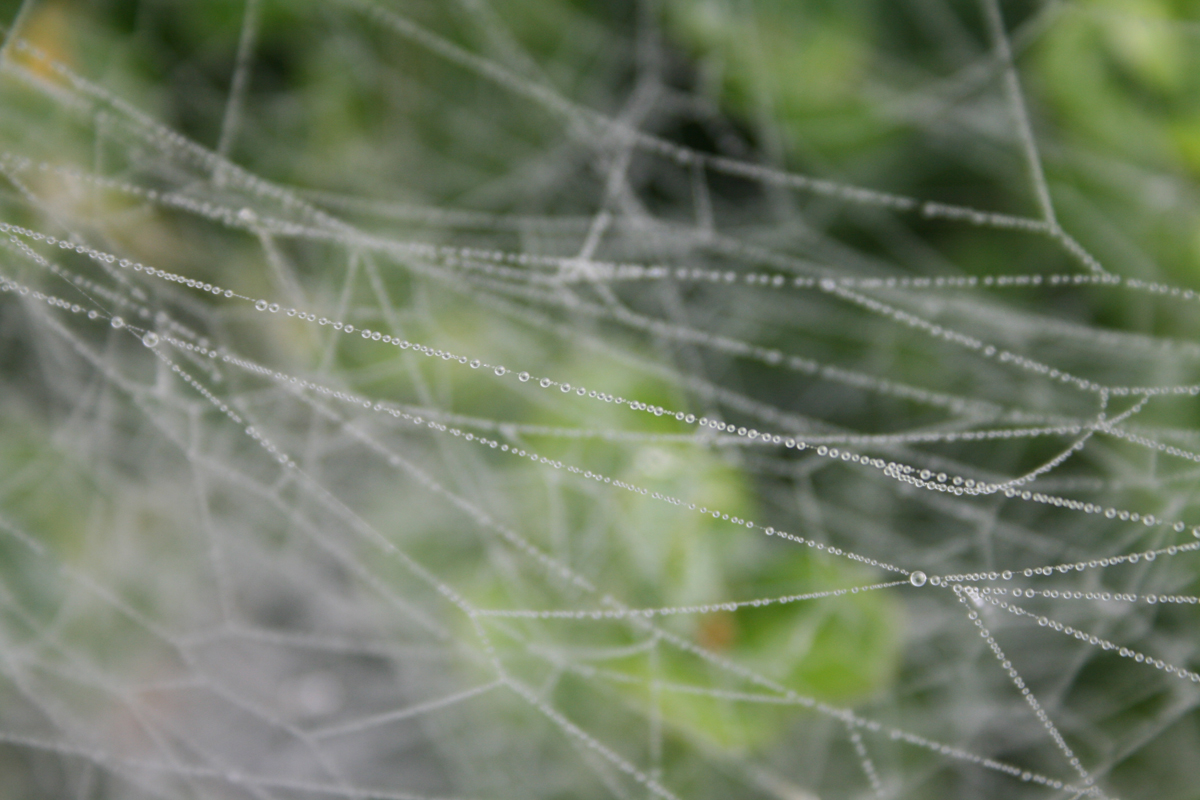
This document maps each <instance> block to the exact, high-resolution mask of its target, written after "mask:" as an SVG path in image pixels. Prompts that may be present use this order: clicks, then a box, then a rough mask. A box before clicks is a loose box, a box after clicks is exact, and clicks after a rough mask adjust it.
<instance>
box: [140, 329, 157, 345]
mask: <svg viewBox="0 0 1200 800" xmlns="http://www.w3.org/2000/svg"><path fill="white" fill-rule="evenodd" d="M142 344H144V345H146V347H154V346H155V345H156V344H158V334H157V333H155V332H154V331H146V334H145V335H144V336H142Z"/></svg>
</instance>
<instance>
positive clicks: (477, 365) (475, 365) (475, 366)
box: [471, 358, 483, 369]
mask: <svg viewBox="0 0 1200 800" xmlns="http://www.w3.org/2000/svg"><path fill="white" fill-rule="evenodd" d="M481 366H483V362H482V361H480V360H479V359H478V358H477V359H475V360H474V361H472V362H471V369H479V368H480V367H481Z"/></svg>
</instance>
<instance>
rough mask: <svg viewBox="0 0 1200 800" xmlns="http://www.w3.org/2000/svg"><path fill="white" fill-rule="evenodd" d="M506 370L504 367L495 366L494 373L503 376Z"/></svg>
mask: <svg viewBox="0 0 1200 800" xmlns="http://www.w3.org/2000/svg"><path fill="white" fill-rule="evenodd" d="M507 372H508V370H507V369H505V368H504V367H496V374H497V375H499V376H501V377H503V376H504V374H505V373H507Z"/></svg>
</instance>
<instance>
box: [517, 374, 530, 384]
mask: <svg viewBox="0 0 1200 800" xmlns="http://www.w3.org/2000/svg"><path fill="white" fill-rule="evenodd" d="M517 379H518V380H519V381H521V383H524V382H525V381H527V380H529V373H528V372H522V373H521V374H520V375H518V376H517Z"/></svg>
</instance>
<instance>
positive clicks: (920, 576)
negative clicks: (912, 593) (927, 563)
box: [908, 570, 926, 586]
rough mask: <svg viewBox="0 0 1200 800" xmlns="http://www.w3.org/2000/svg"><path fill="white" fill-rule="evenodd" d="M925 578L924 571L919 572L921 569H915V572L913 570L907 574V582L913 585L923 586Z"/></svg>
mask: <svg viewBox="0 0 1200 800" xmlns="http://www.w3.org/2000/svg"><path fill="white" fill-rule="evenodd" d="M925 580H926V578H925V573H924V572H921V570H917V571H916V572H914V573H912V574H911V575H909V576H908V582H909V583H911V584H912V585H913V586H924V585H925Z"/></svg>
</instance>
